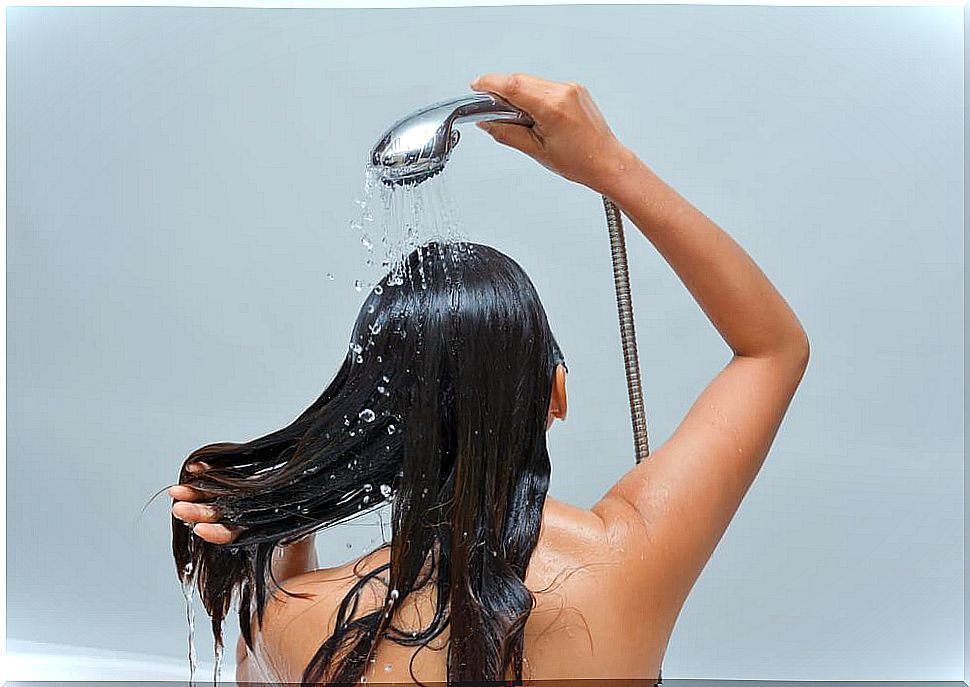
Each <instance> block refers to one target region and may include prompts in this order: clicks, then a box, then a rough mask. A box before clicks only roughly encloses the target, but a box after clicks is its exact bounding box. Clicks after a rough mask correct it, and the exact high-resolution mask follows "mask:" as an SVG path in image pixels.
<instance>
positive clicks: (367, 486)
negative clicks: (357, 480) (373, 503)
mask: <svg viewBox="0 0 970 687" xmlns="http://www.w3.org/2000/svg"><path fill="white" fill-rule="evenodd" d="M364 491H366V492H368V493H369V492H371V491H374V485H373V484H371V483H370V482H368V483H367V484H365V485H364Z"/></svg>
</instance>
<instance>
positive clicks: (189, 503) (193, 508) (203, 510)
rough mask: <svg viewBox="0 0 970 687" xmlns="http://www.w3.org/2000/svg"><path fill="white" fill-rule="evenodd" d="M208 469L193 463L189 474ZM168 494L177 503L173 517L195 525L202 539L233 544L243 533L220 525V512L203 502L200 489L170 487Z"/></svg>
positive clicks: (234, 528) (203, 465)
mask: <svg viewBox="0 0 970 687" xmlns="http://www.w3.org/2000/svg"><path fill="white" fill-rule="evenodd" d="M207 467H208V465H206V464H205V463H193V464H191V465H190V466H189V467H188V468H187V469H188V471H189V472H199V471H201V470H204V469H205V468H207ZM168 494H169V496H171V497H172V499H174V501H175V503H174V504H173V505H172V515H174V516H175V517H176V518H178V519H179V520H182V521H184V522H187V523H189V524H190V525H193V527H192V531H193V532H194V533H195V534H196V535H198V536H199V537H200V538H201V539H204V540H206V541H207V542H211V543H213V544H231V543H232V542H234V541H235V540H236V538H237V537H238V536H239V533H240V532H242V528H240V527H228V526H226V525H221V524H219V522H218V521H219V517H220V516H219V512H218V510H217V509H216V508H215V506H212V505H208V504H206V503H204V502H203V501H204V496H203V494H202V492H200V491H199V490H198V489H196V488H194V487H190V486H189V485H187V484H178V485H175V486H172V487H169V489H168Z"/></svg>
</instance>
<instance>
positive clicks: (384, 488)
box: [381, 484, 391, 498]
mask: <svg viewBox="0 0 970 687" xmlns="http://www.w3.org/2000/svg"><path fill="white" fill-rule="evenodd" d="M390 495H391V486H390V485H389V484H382V485H381V496H383V497H384V498H387V497H388V496H390Z"/></svg>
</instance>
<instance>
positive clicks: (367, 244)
mask: <svg viewBox="0 0 970 687" xmlns="http://www.w3.org/2000/svg"><path fill="white" fill-rule="evenodd" d="M360 242H361V243H362V244H364V248H366V249H367V250H372V249H373V248H374V242H373V241H371V240H370V238H369V237H368V236H367V235H366V234H365V235H364V236H361V237H360Z"/></svg>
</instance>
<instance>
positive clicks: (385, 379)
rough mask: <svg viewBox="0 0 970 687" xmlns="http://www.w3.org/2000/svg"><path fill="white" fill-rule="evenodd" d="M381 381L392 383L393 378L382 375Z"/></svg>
mask: <svg viewBox="0 0 970 687" xmlns="http://www.w3.org/2000/svg"><path fill="white" fill-rule="evenodd" d="M381 379H383V380H384V381H385V382H389V381H391V378H390V377H388V376H387V375H381Z"/></svg>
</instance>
